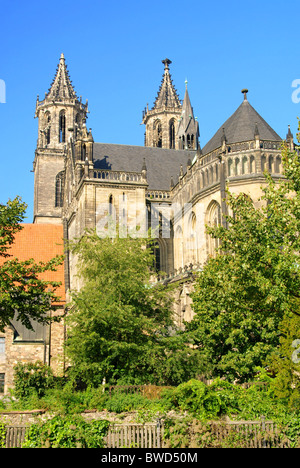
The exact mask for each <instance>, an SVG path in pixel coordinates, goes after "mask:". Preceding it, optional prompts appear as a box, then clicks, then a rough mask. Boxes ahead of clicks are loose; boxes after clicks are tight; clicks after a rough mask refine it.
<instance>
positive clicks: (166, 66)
mask: <svg viewBox="0 0 300 468" xmlns="http://www.w3.org/2000/svg"><path fill="white" fill-rule="evenodd" d="M161 63H163V64H164V66H165V70H169V65H170V64H171V63H172V62H171V60H169V59H168V58H165V59H164V60H162V61H161Z"/></svg>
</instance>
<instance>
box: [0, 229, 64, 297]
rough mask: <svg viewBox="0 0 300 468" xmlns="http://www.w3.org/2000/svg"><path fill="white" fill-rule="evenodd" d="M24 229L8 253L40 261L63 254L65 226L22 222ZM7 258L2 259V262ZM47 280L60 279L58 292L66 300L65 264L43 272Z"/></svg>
mask: <svg viewBox="0 0 300 468" xmlns="http://www.w3.org/2000/svg"><path fill="white" fill-rule="evenodd" d="M21 225H22V227H23V229H22V230H21V231H19V232H18V233H17V234H16V235H15V243H14V244H13V245H12V246H11V248H10V249H9V250H8V252H7V253H9V254H10V255H12V256H13V257H16V258H18V260H20V261H24V260H29V259H30V258H33V259H34V260H35V261H36V262H37V263H38V262H47V261H49V260H51V259H52V258H53V257H55V256H56V255H63V253H64V247H63V226H62V225H56V224H21ZM5 260H9V257H8V258H7V259H0V262H1V263H2V262H3V261H5ZM41 278H42V279H45V280H47V281H59V282H61V283H62V285H61V286H60V287H59V288H57V290H56V294H57V296H59V297H60V298H61V301H62V302H65V285H64V265H63V264H62V265H60V266H59V267H57V271H47V272H45V273H43V274H41Z"/></svg>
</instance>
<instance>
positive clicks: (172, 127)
mask: <svg viewBox="0 0 300 468" xmlns="http://www.w3.org/2000/svg"><path fill="white" fill-rule="evenodd" d="M170 149H175V122H174V119H172V120H171V121H170Z"/></svg>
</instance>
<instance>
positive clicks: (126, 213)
mask: <svg viewBox="0 0 300 468" xmlns="http://www.w3.org/2000/svg"><path fill="white" fill-rule="evenodd" d="M162 63H163V67H164V70H163V76H162V81H161V84H160V87H159V89H158V93H157V97H156V99H155V101H154V104H153V106H152V107H151V108H149V106H148V104H147V106H146V107H145V109H144V111H143V113H142V123H143V124H144V126H145V142H144V146H129V145H118V144H104V143H101V142H95V141H94V139H93V135H92V131H91V129H88V127H87V114H88V102H87V101H86V102H85V103H83V102H82V99H81V98H78V96H77V94H76V93H75V90H74V88H73V85H72V82H71V80H70V76H69V73H68V70H67V66H66V62H65V58H64V55H63V54H62V55H61V57H60V60H59V64H58V67H57V70H56V74H55V76H54V79H53V82H52V84H51V86H50V89H49V90H48V92H46V93H45V96H44V98H43V99H41V100H40V98H39V96H38V97H37V101H36V110H35V117H36V118H37V119H38V139H37V147H36V151H35V158H34V167H33V169H34V220H33V223H34V225H39V224H43V225H44V224H47V225H60V226H61V232H62V233H63V238H64V239H67V240H72V239H74V238H78V237H80V236H81V235H82V234H83V233H84V231H85V229H87V228H96V229H100V227H101V228H105V225H106V224H107V219H108V217H110V218H112V219H113V220H115V221H116V223H118V224H119V225H122V226H123V227H124V228H125V229H126V230H127V234H128V235H133V233H134V235H142V234H143V233H146V232H147V230H148V229H149V228H151V229H152V231H151V232H152V237H154V239H155V242H154V252H153V262H154V265H155V268H156V270H157V273H158V276H157V278H156V279H155V280H156V281H157V280H158V281H170V282H176V284H177V286H178V287H177V293H176V297H175V301H174V310H175V320H176V322H177V323H178V324H179V325H181V324H182V322H183V320H190V319H191V318H192V308H191V299H190V292H191V290H192V287H193V274H194V273H195V272H196V271H198V270H199V269H201V267H202V265H203V264H204V262H205V261H206V260H207V259H208V257H209V256H211V255H214V252H215V248H216V244H215V240H213V239H211V238H209V237H208V236H207V234H206V229H205V226H206V225H218V224H220V223H225V220H224V217H223V215H224V214H226V213H227V205H226V200H225V194H226V192H225V189H226V186H228V187H229V189H230V191H231V192H233V193H236V194H237V193H240V192H245V193H247V194H248V195H249V196H250V197H251V199H252V200H253V203H254V204H258V203H259V198H260V196H261V195H262V190H261V187H262V186H263V184H264V181H265V179H264V175H263V173H264V171H265V170H268V171H269V172H270V173H271V174H272V176H273V177H274V178H275V179H278V180H279V179H280V178H282V177H283V176H282V164H281V144H282V138H281V137H280V136H279V135H278V134H277V133H276V132H275V131H274V130H273V129H272V128H271V127H270V126H269V125H268V123H267V122H266V121H265V120H264V119H263V118H262V117H261V116H260V115H259V114H258V113H257V112H256V110H255V109H254V108H253V107H252V106H251V104H250V103H249V101H248V90H246V89H244V90H243V91H242V94H243V95H242V97H241V104H240V106H239V107H238V109H237V110H236V111H235V112H234V113H233V114H232V115H231V116H229V118H228V120H226V122H224V124H223V125H222V126H221V127H220V128H219V129H218V130H217V131H216V133H215V134H214V136H213V137H212V138H211V140H210V141H208V142H207V143H206V144H205V145H204V146H203V147H202V144H201V142H200V131H199V124H198V121H197V118H196V117H195V116H194V111H193V107H192V105H191V101H190V97H189V93H188V89H187V83H186V86H185V94H184V99H183V100H182V101H181V100H180V98H179V95H178V93H177V90H176V89H175V87H174V84H173V82H172V78H171V74H170V65H171V61H170V60H169V59H165V60H163V61H162ZM286 141H287V143H288V144H289V145H290V148H291V149H293V148H294V142H293V135H292V133H291V131H290V128H289V127H288V132H287V135H286ZM60 241H61V238H60V239H58V242H60ZM75 272H76V261H75V259H74V258H72V256H71V255H70V254H67V255H66V261H65V267H64V283H65V290H66V295H67V297H68V291H69V290H70V289H73V288H77V287H79V285H78V284H77V280H76V275H75ZM31 338H32V337H31ZM0 339H1V337H0ZM0 351H1V350H0ZM48 361H49V363H50V364H51V356H50V353H49V358H48ZM48 361H47V362H48ZM1 375H4V374H1V353H0V376H1Z"/></svg>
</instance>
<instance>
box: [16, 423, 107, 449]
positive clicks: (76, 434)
mask: <svg viewBox="0 0 300 468" xmlns="http://www.w3.org/2000/svg"><path fill="white" fill-rule="evenodd" d="M108 427H109V423H108V421H105V420H99V421H92V422H86V421H85V420H84V419H83V418H82V417H81V416H74V415H73V416H64V417H62V416H55V417H54V418H52V419H50V420H48V421H47V422H44V423H41V424H34V425H31V426H30V429H29V430H28V431H27V433H26V440H25V443H24V444H23V448H103V447H104V442H103V437H104V436H105V435H106V434H107V431H108Z"/></svg>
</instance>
